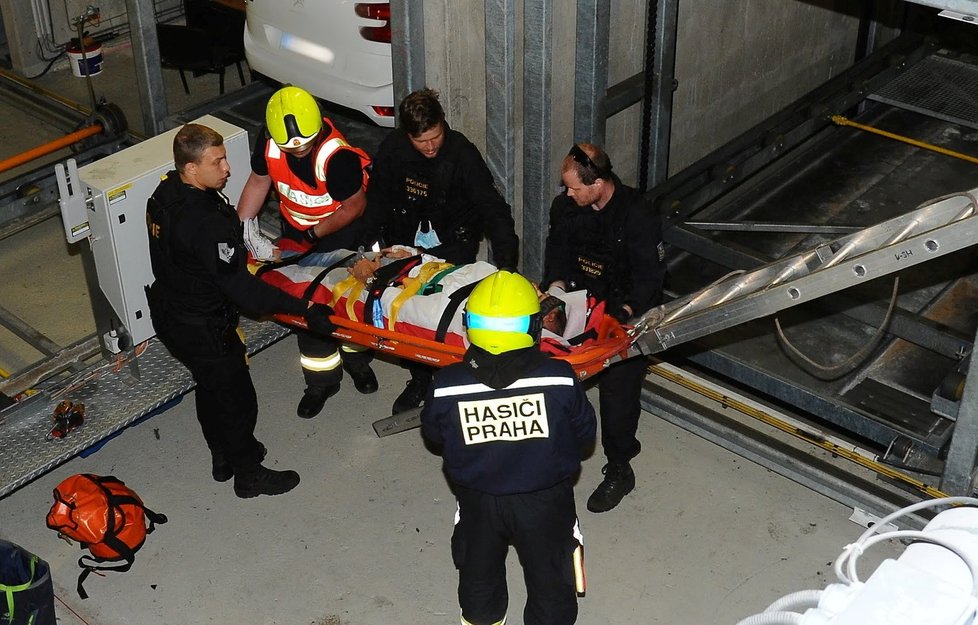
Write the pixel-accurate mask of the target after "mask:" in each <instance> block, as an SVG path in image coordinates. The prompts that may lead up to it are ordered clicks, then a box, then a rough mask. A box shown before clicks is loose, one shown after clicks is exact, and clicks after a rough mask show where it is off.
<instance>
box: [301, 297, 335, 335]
mask: <svg viewBox="0 0 978 625" xmlns="http://www.w3.org/2000/svg"><path fill="white" fill-rule="evenodd" d="M332 314H333V309H332V308H330V307H329V306H327V305H326V304H313V305H312V306H310V307H309V308H307V309H306V327H307V328H309V330H310V331H311V332H314V333H316V334H320V335H322V336H329V335H330V334H332V333H333V332H334V331H335V330H336V324H334V323H333V322H332V321H330V319H329V316H330V315H332Z"/></svg>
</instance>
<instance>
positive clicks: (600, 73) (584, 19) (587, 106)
mask: <svg viewBox="0 0 978 625" xmlns="http://www.w3.org/2000/svg"><path fill="white" fill-rule="evenodd" d="M610 23H611V0H577V48H576V50H575V52H574V60H575V65H576V66H577V72H576V73H575V75H574V140H575V141H587V142H590V143H596V144H598V145H604V143H605V122H606V119H607V117H608V115H607V113H606V112H605V98H606V96H607V91H608V34H609V30H610Z"/></svg>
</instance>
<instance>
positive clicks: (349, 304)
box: [346, 276, 370, 323]
mask: <svg viewBox="0 0 978 625" xmlns="http://www.w3.org/2000/svg"><path fill="white" fill-rule="evenodd" d="M350 277H353V276H350ZM361 293H363V282H360V281H359V280H357V279H356V278H353V287H352V288H351V289H350V292H349V293H348V294H347V296H346V316H347V317H349V318H350V319H352V320H353V321H359V322H361V323H366V320H365V319H357V311H356V308H354V307H353V305H354V304H356V303H357V301H358V300H359V299H360V294H361ZM363 314H364V315H369V314H370V311H368V310H364V311H363Z"/></svg>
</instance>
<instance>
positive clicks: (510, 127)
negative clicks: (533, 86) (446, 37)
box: [485, 0, 516, 206]
mask: <svg viewBox="0 0 978 625" xmlns="http://www.w3.org/2000/svg"><path fill="white" fill-rule="evenodd" d="M485 6H486V164H487V165H488V166H489V171H490V172H492V176H493V178H495V180H496V186H497V187H498V188H499V190H500V192H501V193H502V194H503V197H504V198H505V199H506V202H507V203H508V204H509V205H510V206H512V205H513V204H514V201H515V199H516V124H515V120H516V1H515V0H486V3H485Z"/></svg>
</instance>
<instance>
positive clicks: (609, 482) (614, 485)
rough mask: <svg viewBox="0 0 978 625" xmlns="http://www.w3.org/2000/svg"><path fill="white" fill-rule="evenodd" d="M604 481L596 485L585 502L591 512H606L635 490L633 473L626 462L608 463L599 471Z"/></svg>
mask: <svg viewBox="0 0 978 625" xmlns="http://www.w3.org/2000/svg"><path fill="white" fill-rule="evenodd" d="M601 473H602V474H603V475H604V480H602V481H601V483H600V484H598V487H597V488H595V489H594V492H593V493H591V496H590V497H588V500H587V509H588V510H590V511H591V512H607V511H608V510H611V509H612V508H614V507H615V506H617V505H618V504H620V503H621V500H622V499H623V498H624V497H625V495H627V494H628V493H630V492H632V489H633V488H635V473H634V472H633V471H632V467H631V466H630V465H629V464H628V463H627V462H626V463H624V464H618V463H616V462H609V463H608V464H606V465H604V467H602V469H601Z"/></svg>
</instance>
